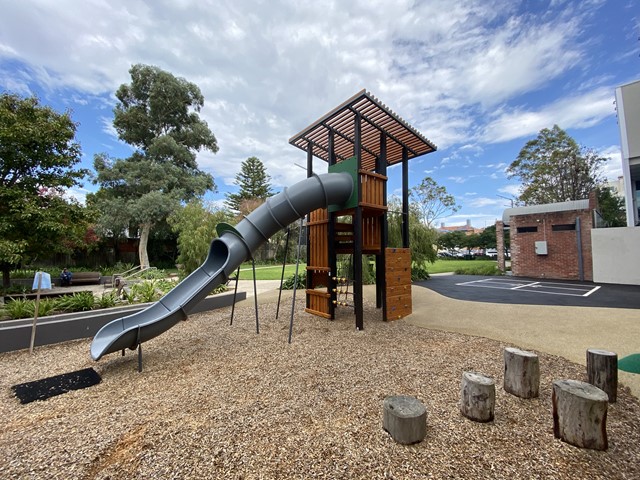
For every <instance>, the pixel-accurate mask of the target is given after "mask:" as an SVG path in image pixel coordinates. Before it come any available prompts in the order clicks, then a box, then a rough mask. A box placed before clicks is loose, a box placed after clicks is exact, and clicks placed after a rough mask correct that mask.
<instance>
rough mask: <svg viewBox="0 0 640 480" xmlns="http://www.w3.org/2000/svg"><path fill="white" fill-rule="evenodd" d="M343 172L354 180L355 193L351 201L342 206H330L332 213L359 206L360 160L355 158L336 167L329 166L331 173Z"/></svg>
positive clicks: (350, 198)
mask: <svg viewBox="0 0 640 480" xmlns="http://www.w3.org/2000/svg"><path fill="white" fill-rule="evenodd" d="M341 172H346V173H348V174H349V175H351V178H353V191H352V192H351V196H350V197H349V199H348V200H347V201H346V202H345V203H343V204H342V205H329V212H330V213H331V212H337V211H339V210H346V209H348V208H356V207H357V206H358V189H359V188H360V185H359V183H360V182H358V158H357V157H355V156H353V157H351V158H347V159H346V160H343V161H342V162H339V163H336V164H335V165H329V173H341Z"/></svg>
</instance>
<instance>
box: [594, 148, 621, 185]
mask: <svg viewBox="0 0 640 480" xmlns="http://www.w3.org/2000/svg"><path fill="white" fill-rule="evenodd" d="M598 155H599V156H601V157H603V158H605V159H606V162H605V163H604V165H603V167H602V173H603V175H604V177H605V178H606V179H607V180H616V179H617V178H618V177H620V176H622V154H621V152H620V147H619V146H617V145H616V146H611V147H607V148H604V149H602V150H601V151H599V152H598Z"/></svg>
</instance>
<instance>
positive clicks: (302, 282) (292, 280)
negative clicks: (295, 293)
mask: <svg viewBox="0 0 640 480" xmlns="http://www.w3.org/2000/svg"><path fill="white" fill-rule="evenodd" d="M296 281H297V286H296V288H297V289H298V288H306V287H307V272H302V273H298V275H297V276H296V275H295V274H293V275H291V276H290V277H289V278H287V279H286V280H285V281H284V282H282V289H283V290H293V287H294V285H296Z"/></svg>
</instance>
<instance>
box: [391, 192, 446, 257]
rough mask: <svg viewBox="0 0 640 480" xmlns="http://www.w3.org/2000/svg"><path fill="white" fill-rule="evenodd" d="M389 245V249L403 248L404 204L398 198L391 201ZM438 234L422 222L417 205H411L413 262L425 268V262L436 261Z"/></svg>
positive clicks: (410, 243) (410, 237)
mask: <svg viewBox="0 0 640 480" xmlns="http://www.w3.org/2000/svg"><path fill="white" fill-rule="evenodd" d="M388 207H389V215H388V218H387V223H388V238H389V240H388V244H389V247H396V248H400V247H402V214H401V211H402V202H401V200H400V199H399V198H397V197H391V198H390V199H389V204H388ZM437 238H438V233H437V232H436V231H435V230H434V229H433V228H430V227H428V226H427V225H425V224H424V223H423V222H421V221H420V211H419V209H418V206H417V205H416V204H415V203H411V204H410V205H409V245H411V260H412V261H413V262H415V263H416V264H417V265H420V266H424V264H425V262H430V263H433V262H435V261H436V254H437V252H436V249H435V245H436V242H437Z"/></svg>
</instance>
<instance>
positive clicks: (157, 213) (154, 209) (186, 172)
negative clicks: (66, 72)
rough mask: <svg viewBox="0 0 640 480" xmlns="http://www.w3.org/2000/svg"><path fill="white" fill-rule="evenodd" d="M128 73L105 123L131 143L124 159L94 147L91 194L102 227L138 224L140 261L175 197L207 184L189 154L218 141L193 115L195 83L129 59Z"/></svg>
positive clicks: (210, 186)
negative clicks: (93, 189)
mask: <svg viewBox="0 0 640 480" xmlns="http://www.w3.org/2000/svg"><path fill="white" fill-rule="evenodd" d="M129 73H130V74H131V84H124V85H121V86H120V88H118V90H117V92H116V97H117V99H118V101H119V103H118V105H117V106H116V108H115V109H114V115H115V117H114V121H113V125H114V127H115V129H116V131H117V132H118V136H119V138H120V139H121V140H123V141H125V142H127V143H129V144H130V145H131V146H133V147H134V148H135V149H136V150H135V152H134V153H133V154H132V155H131V156H130V157H128V158H125V159H111V158H109V157H108V156H107V155H104V154H101V155H96V157H95V159H94V168H95V170H96V172H97V177H96V179H95V183H97V184H99V185H100V190H99V191H98V192H97V194H96V195H95V196H94V197H93V198H92V201H93V202H94V203H95V205H96V206H97V207H98V208H99V209H100V211H101V212H102V216H101V219H100V224H101V225H102V228H103V229H106V230H112V231H114V230H120V229H122V227H123V226H124V225H135V226H137V227H138V229H139V234H140V243H139V248H138V253H139V256H140V264H141V265H142V266H148V265H149V258H148V254H147V242H148V239H149V234H150V232H151V229H152V228H153V227H154V225H156V224H158V223H159V222H161V221H162V220H164V219H166V217H167V216H168V215H169V214H170V213H171V212H173V211H175V210H176V209H178V208H179V207H180V205H181V203H182V202H187V201H189V200H192V199H195V198H199V197H201V196H203V195H204V194H205V193H206V192H207V191H213V190H215V184H214V181H213V177H212V176H211V175H210V174H208V173H205V172H203V171H201V170H200V169H199V168H198V163H197V161H196V154H197V152H199V151H201V150H209V151H211V152H214V153H215V152H217V151H218V145H217V141H216V138H215V136H214V135H213V133H212V132H211V130H210V129H209V126H208V125H207V123H206V122H205V121H204V120H202V119H201V118H200V115H199V112H200V109H201V108H202V106H203V105H204V97H203V96H202V94H201V93H200V89H199V88H198V87H197V86H196V85H195V84H193V83H190V82H188V81H187V80H185V79H184V78H178V77H175V76H174V75H172V74H171V73H169V72H165V71H163V70H161V69H159V68H158V67H154V66H149V65H134V66H133V67H131V69H130V70H129ZM116 219H117V220H116Z"/></svg>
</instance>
